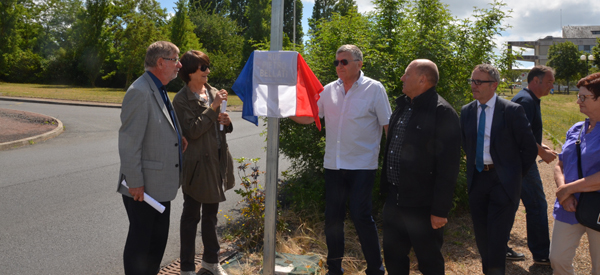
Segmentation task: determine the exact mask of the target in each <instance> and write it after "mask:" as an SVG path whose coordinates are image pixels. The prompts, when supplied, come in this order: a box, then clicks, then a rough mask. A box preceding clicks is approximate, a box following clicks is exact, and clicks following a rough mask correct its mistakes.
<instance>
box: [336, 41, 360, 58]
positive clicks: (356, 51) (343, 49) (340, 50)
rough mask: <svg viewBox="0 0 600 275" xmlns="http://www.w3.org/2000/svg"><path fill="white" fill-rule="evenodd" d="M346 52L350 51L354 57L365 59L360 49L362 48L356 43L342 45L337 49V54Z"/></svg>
mask: <svg viewBox="0 0 600 275" xmlns="http://www.w3.org/2000/svg"><path fill="white" fill-rule="evenodd" d="M344 52H349V53H351V54H352V56H353V57H354V59H358V60H360V61H362V60H363V54H362V52H361V51H360V49H359V48H358V47H357V46H355V45H350V44H347V45H342V46H340V47H339V48H338V49H337V51H336V52H335V54H339V53H344Z"/></svg>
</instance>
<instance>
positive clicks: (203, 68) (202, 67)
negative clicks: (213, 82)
mask: <svg viewBox="0 0 600 275" xmlns="http://www.w3.org/2000/svg"><path fill="white" fill-rule="evenodd" d="M198 69H200V70H201V71H203V72H206V69H210V66H208V65H202V66H200V67H198Z"/></svg>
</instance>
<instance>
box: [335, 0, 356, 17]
mask: <svg viewBox="0 0 600 275" xmlns="http://www.w3.org/2000/svg"><path fill="white" fill-rule="evenodd" d="M353 9H354V10H358V7H357V6H356V1H354V0H338V1H337V3H335V5H334V6H333V12H337V13H339V14H340V15H341V16H346V15H348V14H349V13H350V12H351V10H353Z"/></svg>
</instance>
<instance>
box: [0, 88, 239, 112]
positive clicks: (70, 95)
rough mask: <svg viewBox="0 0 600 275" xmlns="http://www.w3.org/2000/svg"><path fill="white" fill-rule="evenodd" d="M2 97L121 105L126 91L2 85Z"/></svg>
mask: <svg viewBox="0 0 600 275" xmlns="http://www.w3.org/2000/svg"><path fill="white" fill-rule="evenodd" d="M175 94H176V92H169V97H170V98H171V99H173V97H174V96H175ZM0 96H11V97H28V98H43V99H59V100H73V101H88V102H98V103H121V102H123V97H124V96H125V90H123V89H115V88H86V87H77V86H70V85H50V84H19V83H0ZM227 106H240V107H241V106H242V101H241V100H240V98H239V97H238V96H236V95H229V96H228V100H227Z"/></svg>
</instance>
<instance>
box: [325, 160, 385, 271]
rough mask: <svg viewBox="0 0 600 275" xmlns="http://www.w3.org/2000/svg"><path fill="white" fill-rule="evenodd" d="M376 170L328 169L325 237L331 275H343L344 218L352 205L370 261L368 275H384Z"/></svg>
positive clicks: (367, 258)
mask: <svg viewBox="0 0 600 275" xmlns="http://www.w3.org/2000/svg"><path fill="white" fill-rule="evenodd" d="M374 181H375V170H330V169H325V238H326V242H327V265H328V267H329V274H331V275H334V274H343V273H344V270H343V269H342V258H343V257H344V219H345V218H346V203H347V202H349V203H348V204H349V208H350V217H351V218H352V221H353V222H354V227H355V228H356V233H357V235H358V240H359V241H360V245H361V247H362V252H363V254H364V256H365V260H366V261H367V270H366V274H368V275H370V274H384V269H383V264H382V260H381V249H380V247H379V237H378V236H377V226H376V225H375V221H374V220H373V217H372V216H371V208H372V203H371V191H372V189H373V183H374Z"/></svg>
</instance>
